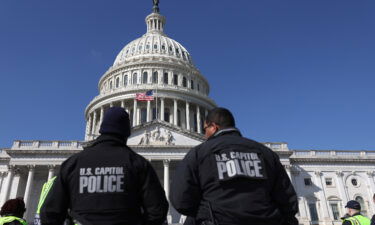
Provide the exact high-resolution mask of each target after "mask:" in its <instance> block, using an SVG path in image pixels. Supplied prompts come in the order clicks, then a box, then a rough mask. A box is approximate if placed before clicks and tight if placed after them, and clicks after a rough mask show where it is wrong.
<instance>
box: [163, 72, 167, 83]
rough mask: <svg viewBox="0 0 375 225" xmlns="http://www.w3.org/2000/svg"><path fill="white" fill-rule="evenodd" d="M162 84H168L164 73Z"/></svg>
mask: <svg viewBox="0 0 375 225" xmlns="http://www.w3.org/2000/svg"><path fill="white" fill-rule="evenodd" d="M163 82H164V84H168V73H164V76H163Z"/></svg>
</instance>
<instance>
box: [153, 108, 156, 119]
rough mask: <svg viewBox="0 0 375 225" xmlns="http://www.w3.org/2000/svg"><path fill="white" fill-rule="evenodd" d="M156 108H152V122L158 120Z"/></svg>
mask: <svg viewBox="0 0 375 225" xmlns="http://www.w3.org/2000/svg"><path fill="white" fill-rule="evenodd" d="M156 113H157V112H156V108H152V120H156Z"/></svg>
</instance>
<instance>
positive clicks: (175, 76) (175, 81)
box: [173, 74, 178, 85]
mask: <svg viewBox="0 0 375 225" xmlns="http://www.w3.org/2000/svg"><path fill="white" fill-rule="evenodd" d="M173 84H174V85H178V75H177V74H173Z"/></svg>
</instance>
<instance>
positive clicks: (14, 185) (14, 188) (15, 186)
mask: <svg viewBox="0 0 375 225" xmlns="http://www.w3.org/2000/svg"><path fill="white" fill-rule="evenodd" d="M20 181H21V174H20V169H19V168H15V169H14V175H13V179H12V182H11V185H10V190H9V195H8V199H12V198H16V197H17V196H18V190H19V188H20Z"/></svg>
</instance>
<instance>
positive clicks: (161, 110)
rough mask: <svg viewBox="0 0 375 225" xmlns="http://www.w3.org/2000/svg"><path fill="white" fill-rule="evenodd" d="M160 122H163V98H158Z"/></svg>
mask: <svg viewBox="0 0 375 225" xmlns="http://www.w3.org/2000/svg"><path fill="white" fill-rule="evenodd" d="M160 120H161V121H164V120H165V118H164V98H160Z"/></svg>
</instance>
